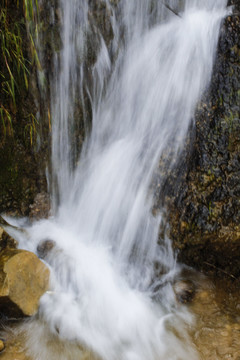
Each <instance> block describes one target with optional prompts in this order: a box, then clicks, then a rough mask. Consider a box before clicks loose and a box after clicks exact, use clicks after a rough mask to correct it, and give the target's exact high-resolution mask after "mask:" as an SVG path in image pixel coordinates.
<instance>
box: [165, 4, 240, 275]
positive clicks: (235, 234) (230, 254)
mask: <svg viewBox="0 0 240 360" xmlns="http://www.w3.org/2000/svg"><path fill="white" fill-rule="evenodd" d="M234 3H235V5H236V7H235V12H239V10H240V9H239V8H240V3H239V2H238V1H232V4H234ZM239 33H240V17H239V16H229V17H228V18H227V19H226V20H225V21H224V24H223V26H222V29H221V35H220V40H219V46H218V52H217V57H216V62H215V66H214V70H213V75H212V81H211V85H210V88H209V90H208V91H207V93H206V94H205V96H204V98H203V100H202V102H201V103H200V104H199V106H198V109H197V111H196V129H195V131H192V134H190V135H189V137H192V138H193V140H194V142H193V147H192V149H191V148H190V146H188V145H186V149H187V150H186V149H185V154H186V153H188V154H191V155H190V156H189V155H188V157H186V158H185V159H183V160H182V162H183V163H184V169H185V170H184V173H183V174H181V175H182V176H181V179H180V181H179V183H178V188H176V187H175V188H174V191H173V193H174V195H175V196H176V197H175V199H174V201H172V200H170V201H169V203H168V205H169V213H170V215H169V218H170V224H171V237H172V239H173V243H174V247H175V248H177V249H179V250H180V254H179V258H180V260H182V261H183V262H185V263H187V264H189V265H191V266H194V267H195V268H196V267H197V268H200V269H203V270H211V269H212V270H213V271H215V272H216V271H217V269H224V270H225V271H226V272H227V273H229V274H230V275H231V276H235V277H238V276H240V257H239V254H240V120H239V105H240V90H239V89H240V37H239ZM170 178H174V175H173V174H171V175H170ZM166 193H167V194H168V193H169V191H168V190H167V191H166ZM168 196H169V194H168Z"/></svg>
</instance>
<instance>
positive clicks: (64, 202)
mask: <svg viewBox="0 0 240 360" xmlns="http://www.w3.org/2000/svg"><path fill="white" fill-rule="evenodd" d="M113 3H114V2H111V1H108V0H105V5H106V7H105V11H108V13H109V19H110V20H109V21H110V23H111V27H112V33H113V36H112V39H111V41H110V43H109V44H106V42H105V41H104V36H103V35H102V34H101V33H100V32H99V29H97V26H95V27H94V26H92V28H91V29H90V26H89V22H88V17H89V12H90V9H89V8H88V4H87V2H86V1H85V0H68V1H66V0H65V1H64V0H61V1H60V8H61V25H62V29H61V37H62V50H61V52H60V54H56V55H55V62H54V63H55V71H54V73H53V74H52V80H51V115H52V122H53V123H52V166H51V169H50V171H49V173H50V174H51V176H50V178H49V182H50V187H51V192H52V209H53V216H52V218H51V219H48V220H45V221H41V222H38V223H35V224H33V226H31V227H29V228H28V232H29V235H30V237H29V239H25V238H23V236H22V235H19V237H20V239H19V240H20V244H21V246H22V247H24V248H26V249H29V250H31V251H35V252H36V251H37V248H38V249H39V244H41V242H42V241H44V240H46V239H50V240H51V241H52V244H54V246H53V248H52V249H51V250H50V251H49V252H48V253H46V254H45V256H44V260H45V261H46V263H47V264H48V265H49V267H50V269H51V291H50V292H48V293H47V294H45V295H44V296H43V297H42V299H41V303H40V311H39V315H38V319H37V320H34V321H33V322H32V324H31V326H30V327H29V328H30V330H28V331H29V334H30V333H31V336H29V339H28V341H27V344H28V348H29V351H30V353H31V356H32V357H33V358H34V359H36V360H46V359H49V360H51V359H81V353H82V350H81V349H82V348H85V349H88V350H89V351H91V353H92V354H96V357H100V358H102V359H104V360H154V359H168V360H173V359H179V360H180V359H181V360H187V359H189V360H194V359H198V358H200V354H198V351H197V349H196V348H195V346H194V345H193V344H191V342H190V338H189V335H188V333H189V331H188V330H189V328H191V326H193V324H194V319H193V317H192V315H191V313H190V311H189V310H188V309H186V308H185V307H184V305H180V304H179V303H177V302H176V298H175V294H174V290H173V287H172V283H173V282H174V279H175V278H177V276H178V274H179V273H180V272H181V266H180V265H178V264H177V262H176V257H175V255H174V252H173V251H172V249H171V243H170V241H169V239H168V238H167V237H166V238H165V239H162V240H161V242H160V243H159V242H158V231H159V224H160V221H161V213H160V214H159V215H157V216H153V215H152V213H151V207H152V195H151V193H150V192H149V188H150V184H151V181H152V174H153V170H154V168H155V167H156V165H157V163H158V160H159V158H160V157H161V156H162V155H163V154H164V153H165V152H166V151H168V150H169V148H170V149H171V158H172V159H173V160H176V158H177V156H178V155H179V153H180V152H181V147H182V145H183V142H184V139H185V136H186V134H187V131H188V129H189V126H190V124H191V122H192V121H193V117H194V111H195V107H196V104H197V102H198V101H199V99H200V98H201V95H202V93H203V91H204V90H205V89H206V87H207V85H208V83H209V81H210V78H211V71H212V66H213V61H214V55H215V51H216V47H217V41H218V34H219V29H220V24H221V20H222V19H223V17H224V16H225V15H226V0H199V1H197V0H195V1H194V0H187V1H185V2H184V1H181V2H180V1H169V2H168V3H167V4H168V5H169V6H170V8H173V9H175V10H176V12H177V13H178V15H176V14H174V13H173V12H172V11H171V10H169V9H168V8H167V7H166V6H164V5H163V3H162V2H161V1H156V2H152V1H150V0H135V1H130V0H120V1H119V2H117V4H113ZM180 3H181V4H180ZM106 9H107V10H106ZM89 33H91V36H88V34H89ZM89 37H90V38H91V37H92V41H93V42H94V44H96V48H97V57H96V61H95V62H94V65H93V66H92V67H89V68H86V63H85V62H84V60H83V59H84V57H85V56H86V52H87V50H86V49H87V46H88V43H87V41H89ZM84 94H87V96H88V98H89V101H90V103H91V111H92V124H91V132H90V133H89V135H88V136H87V137H86V139H85V142H84V144H83V146H82V150H81V155H80V156H78V155H77V153H78V152H77V150H76V148H75V146H74V144H75V143H76V141H75V140H74V138H73V136H74V135H75V136H76V131H75V130H74V129H75V128H76V121H77V120H78V119H76V116H75V110H76V97H79V102H80V103H81V106H82V108H83V109H84V105H85V104H84V100H83V99H84V96H85V95H84ZM83 117H84V118H85V117H86V113H85V112H84V111H83ZM169 166H171V163H169ZM160 185H161V184H160ZM156 264H157V267H158V272H159V273H160V274H161V275H158V276H157V277H156V275H155V269H156ZM59 349H61V351H60V350H59ZM83 354H84V352H83ZM82 356H85V355H82ZM91 356H93V355H91ZM82 358H84V357H82ZM205 359H209V358H208V357H206V358H205Z"/></svg>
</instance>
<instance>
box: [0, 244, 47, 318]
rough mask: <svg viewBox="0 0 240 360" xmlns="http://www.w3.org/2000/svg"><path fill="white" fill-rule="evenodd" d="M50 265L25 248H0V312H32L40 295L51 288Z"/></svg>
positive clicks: (20, 315) (35, 309)
mask: <svg viewBox="0 0 240 360" xmlns="http://www.w3.org/2000/svg"><path fill="white" fill-rule="evenodd" d="M49 273H50V272H49V269H48V268H47V267H46V265H45V264H44V263H43V262H42V261H41V260H39V259H38V257H37V256H36V255H35V254H33V253H31V252H29V251H25V250H17V249H7V248H6V249H4V250H2V251H1V252H0V312H1V313H2V314H3V315H5V316H7V317H11V318H12V317H13V318H18V317H22V316H32V315H34V314H35V313H36V312H37V310H38V303H39V299H40V297H41V296H42V295H43V294H44V292H45V291H46V290H47V289H48V284H49Z"/></svg>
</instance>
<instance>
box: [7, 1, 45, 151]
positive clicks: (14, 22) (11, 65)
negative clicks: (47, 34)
mask: <svg viewBox="0 0 240 360" xmlns="http://www.w3.org/2000/svg"><path fill="white" fill-rule="evenodd" d="M13 13H14V14H17V16H15V17H14V16H13ZM36 16H37V17H38V1H37V0H22V1H21V0H15V1H11V2H10V1H8V0H2V1H1V8H0V23H1V28H0V50H1V58H0V124H1V126H0V127H1V139H0V140H1V143H0V144H3V143H4V141H5V139H6V136H13V135H14V127H15V126H16V124H17V117H18V116H17V114H18V104H19V102H21V99H22V98H23V97H25V96H27V94H28V91H29V75H30V72H31V71H32V69H33V67H34V66H36V68H37V69H40V68H41V66H40V62H39V59H38V55H37V51H36V46H35V42H34V38H35V35H34V34H36V32H37V25H33V24H34V23H35V18H36ZM35 24H37V22H36V23H35ZM33 26H34V33H33V32H32V28H33ZM28 49H30V54H29V51H28ZM23 118H24V121H25V122H26V124H25V125H24V136H26V133H27V132H28V133H29V138H30V144H31V145H33V140H34V137H35V135H36V124H37V120H36V118H35V116H34V114H32V113H30V114H26V115H25V114H24V116H23Z"/></svg>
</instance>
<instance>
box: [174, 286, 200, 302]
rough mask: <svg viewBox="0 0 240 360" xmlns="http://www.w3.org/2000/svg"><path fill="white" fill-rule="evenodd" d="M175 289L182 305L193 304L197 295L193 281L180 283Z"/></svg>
mask: <svg viewBox="0 0 240 360" xmlns="http://www.w3.org/2000/svg"><path fill="white" fill-rule="evenodd" d="M173 289H174V292H175V295H176V298H177V300H178V301H179V302H180V303H182V304H186V303H188V302H191V301H192V300H193V298H194V296H195V293H196V288H195V285H194V283H193V282H192V281H191V280H182V281H178V282H176V283H175V284H174V285H173Z"/></svg>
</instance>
